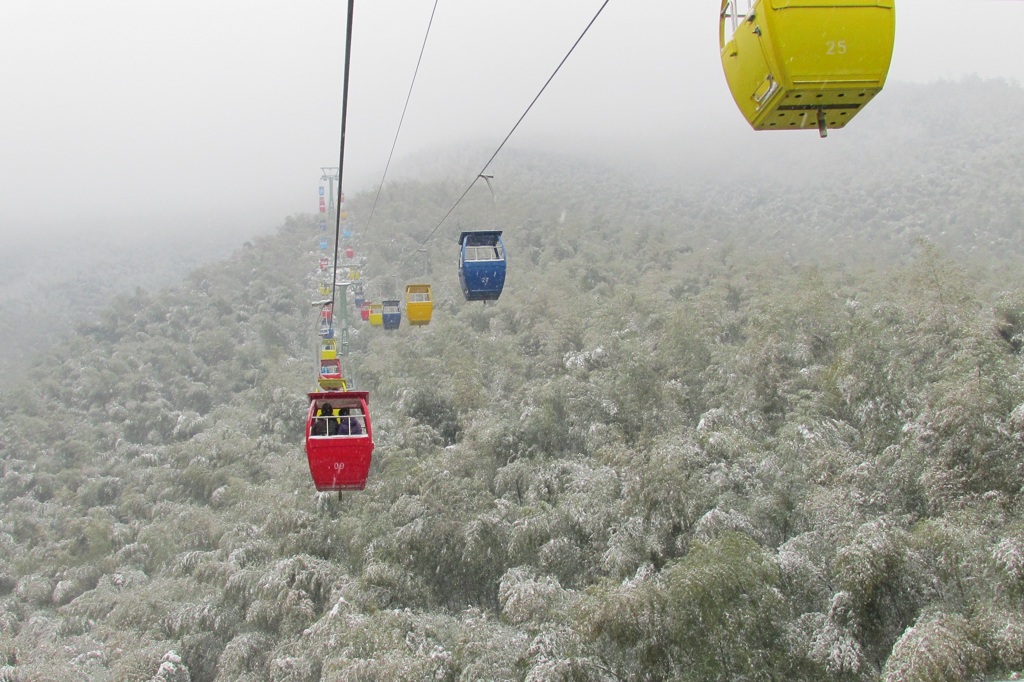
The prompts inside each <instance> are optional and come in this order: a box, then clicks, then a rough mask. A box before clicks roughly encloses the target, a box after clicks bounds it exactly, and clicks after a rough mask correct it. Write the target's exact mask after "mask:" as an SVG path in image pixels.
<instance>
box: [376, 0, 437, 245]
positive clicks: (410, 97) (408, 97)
mask: <svg viewBox="0 0 1024 682" xmlns="http://www.w3.org/2000/svg"><path fill="white" fill-rule="evenodd" d="M437 3H438V0H434V9H432V10H430V21H428V22H427V32H426V34H424V36H423V45H422V46H420V56H419V58H418V59H417V60H416V69H415V70H414V71H413V73H412V83H410V84H409V94H407V95H406V96H405V106H404V107H403V108H402V117H401V118H400V119H399V120H398V130H397V131H395V141H394V142H392V143H391V153H390V154H388V162H387V164H385V165H384V175H383V177H381V179H380V185H378V186H377V196H375V197H374V198H373V206H371V207H370V217H368V218H367V219H366V226H365V227H364V228H363V231H364V232H368V231H369V230H370V221H371V220H373V212H374V211H375V210H376V209H377V200H378V199H380V191H381V190H382V189H384V180H385V179H387V177H388V169H389V168H391V158H392V157H393V156H394V155H395V147H396V146H397V145H398V136H399V135H400V134H401V132H402V123H403V122H405V112H406V111H408V110H409V100H411V99H412V89H413V86H415V85H416V76H418V75H419V72H420V64H421V63H422V62H423V52H424V51H425V50H426V49H427V38H429V37H430V27H431V26H433V24H434V13H435V12H437Z"/></svg>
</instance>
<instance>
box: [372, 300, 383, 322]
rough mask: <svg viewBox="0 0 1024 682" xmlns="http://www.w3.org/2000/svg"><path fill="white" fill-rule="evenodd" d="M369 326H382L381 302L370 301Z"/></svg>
mask: <svg viewBox="0 0 1024 682" xmlns="http://www.w3.org/2000/svg"><path fill="white" fill-rule="evenodd" d="M370 326H371V327H383V326H384V304H382V303H371V304H370Z"/></svg>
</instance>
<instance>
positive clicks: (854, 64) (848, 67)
mask: <svg viewBox="0 0 1024 682" xmlns="http://www.w3.org/2000/svg"><path fill="white" fill-rule="evenodd" d="M895 33H896V9H895V5H894V0H722V11H721V16H720V24H719V45H720V47H721V51H722V68H723V69H724V71H725V77H726V80H727V81H728V83H729V89H730V90H731V91H732V96H733V99H734V100H735V101H736V104H737V106H739V108H740V111H741V112H742V113H743V116H744V117H745V118H746V119H747V121H748V122H749V123H750V125H751V126H752V127H753V128H754V129H755V130H798V129H807V128H810V129H817V130H818V131H819V133H820V134H821V135H822V137H824V136H825V134H826V132H827V130H828V129H829V128H842V127H843V126H845V125H846V124H847V122H849V120H850V119H852V118H853V117H854V116H855V115H856V114H857V113H858V112H860V111H861V110H862V109H863V108H864V106H865V105H866V104H867V103H868V102H869V101H871V98H873V97H874V96H875V95H877V94H878V93H879V92H880V91H881V90H882V86H883V85H885V79H886V76H887V75H888V73H889V63H890V62H891V61H892V51H893V43H894V39H895Z"/></svg>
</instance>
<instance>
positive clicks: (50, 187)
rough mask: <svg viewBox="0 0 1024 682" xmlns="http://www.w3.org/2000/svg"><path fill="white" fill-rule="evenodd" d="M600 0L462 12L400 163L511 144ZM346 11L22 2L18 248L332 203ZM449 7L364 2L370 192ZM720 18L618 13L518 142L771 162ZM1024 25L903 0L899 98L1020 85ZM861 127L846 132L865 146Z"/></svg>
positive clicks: (15, 102) (5, 130)
mask: <svg viewBox="0 0 1024 682" xmlns="http://www.w3.org/2000/svg"><path fill="white" fill-rule="evenodd" d="M600 4H601V0H558V1H557V2H552V0H515V1H512V0H440V2H439V3H438V8H437V13H436V16H435V19H434V27H433V32H432V34H431V39H430V42H429V43H428V45H427V49H426V53H425V55H424V60H423V65H422V67H421V71H420V77H419V80H418V81H417V84H416V88H415V91H414V92H413V98H412V102H411V105H410V109H409V113H408V115H407V118H406V122H405V127H404V129H403V131H402V135H401V138H400V140H399V143H398V149H397V152H396V159H395V162H394V164H393V166H392V168H393V171H394V172H396V173H401V171H402V162H403V161H402V160H403V158H406V157H408V156H409V155H415V154H422V153H424V152H425V151H426V152H429V150H433V149H440V148H444V147H446V146H449V145H452V144H458V143H465V142H469V143H473V144H478V145H483V146H484V147H485V148H487V149H493V148H494V147H495V146H496V145H497V144H498V142H499V141H500V140H501V139H502V138H503V137H504V136H505V134H506V133H507V132H508V131H509V129H510V128H511V126H512V125H513V124H514V123H515V121H516V119H517V118H518V117H519V116H520V114H521V113H522V111H523V110H524V108H525V107H526V105H527V104H528V103H529V101H530V100H531V99H532V98H533V96H534V95H535V94H536V92H537V90H538V89H539V88H540V86H541V84H542V83H543V82H544V81H545V80H546V79H547V77H548V76H549V75H550V73H551V71H552V70H553V69H554V67H555V65H556V64H557V63H558V61H559V60H560V59H561V58H562V56H563V55H564V54H565V52H566V51H567V49H568V48H569V46H570V45H571V44H572V42H573V41H574V40H575V39H576V37H577V36H578V35H579V33H580V32H581V31H582V29H583V27H584V26H585V25H586V24H587V22H588V21H589V20H590V18H591V17H592V16H593V15H594V13H595V12H596V11H597V8H598V7H599V6H600ZM346 5H347V3H346V2H345V0H334V1H332V2H327V1H325V0H296V1H290V2H287V3H285V2H278V1H269V0H263V1H252V0H246V1H244V2H243V1H242V0H216V1H215V2H210V1H209V0H175V1H174V2H171V1H169V0H144V1H140V0H90V1H89V2H81V1H80V0H31V1H30V0H10V1H8V2H4V3H2V4H0V64H2V66H0V92H2V93H3V94H2V97H0V122H2V125H0V164H2V165H0V169H2V180H3V182H2V190H0V246H3V244H5V243H12V242H14V241H24V240H26V239H38V238H39V237H41V236H43V235H46V236H48V237H52V236H57V237H60V236H61V235H69V234H70V235H80V234H84V233H89V234H93V235H94V234H96V233H97V232H101V233H109V234H112V235H117V234H124V233H125V231H132V232H135V233H138V232H140V231H141V232H143V233H146V232H154V231H160V230H175V231H188V230H208V229H242V230H249V231H251V232H254V233H255V232H258V231H264V230H266V229H269V228H271V227H273V226H275V225H277V224H279V222H280V220H281V219H282V218H283V217H284V216H286V215H288V214H291V213H295V212H306V211H315V210H316V185H317V184H318V181H319V168H320V167H321V166H333V165H336V164H337V158H338V140H339V132H340V108H341V73H342V68H341V66H342V56H343V51H344V24H345V12H346ZM432 7H433V2H431V0H416V1H413V0H373V1H368V0H360V1H359V2H357V3H356V8H355V20H354V22H353V26H354V39H353V63H352V84H351V95H350V105H349V113H350V118H349V128H348V136H347V139H348V154H347V159H346V183H345V187H346V190H348V191H349V192H350V193H351V192H353V191H358V190H361V189H368V188H371V187H373V186H374V185H375V183H377V182H379V180H380V174H381V173H382V171H383V168H384V164H385V162H386V160H387V155H388V151H389V149H390V147H391V142H392V139H393V137H394V134H395V130H396V128H397V125H398V121H399V116H400V114H401V109H402V105H403V102H404V100H405V96H406V93H407V91H408V88H409V83H410V79H411V77H412V74H413V69H414V67H415V63H416V58H417V55H418V53H419V50H420V45H421V42H422V39H423V33H424V30H425V28H426V26H427V21H428V19H429V17H430V13H431V9H432ZM718 12H719V3H718V1H717V0H700V1H698V0H687V1H685V2H680V1H678V0H646V1H644V0H628V1H627V0H612V2H610V3H609V4H608V6H607V8H606V10H605V11H604V13H603V15H602V16H601V17H600V18H599V19H598V20H597V22H596V24H595V25H594V27H593V29H592V30H591V31H590V33H589V35H588V36H587V37H586V38H585V39H584V41H583V42H582V43H581V45H580V46H579V48H578V49H577V51H576V52H575V54H574V55H573V56H572V57H571V58H570V60H569V62H568V63H567V64H566V66H565V68H564V69H563V70H562V72H561V73H560V74H559V75H558V77H557V78H556V79H555V81H554V82H553V83H552V85H551V86H550V88H549V89H548V92H547V93H546V94H545V96H544V97H542V98H541V100H540V102H539V103H538V105H537V106H536V108H535V109H534V111H533V112H532V113H531V114H530V116H529V117H528V118H527V119H526V121H525V123H524V124H523V126H522V127H521V128H520V130H519V131H518V132H517V134H516V136H515V137H514V138H513V143H514V144H515V145H517V146H520V147H548V146H551V145H557V146H559V147H560V148H573V147H576V148H584V147H586V148H588V149H590V150H595V149H597V150H601V149H604V148H606V149H607V150H608V152H609V154H618V153H622V152H623V151H625V152H626V153H627V154H628V153H632V154H633V156H634V157H636V159H639V160H641V161H642V160H643V159H645V158H646V156H645V155H647V154H651V155H658V154H660V155H664V156H666V157H671V156H677V157H679V156H685V158H686V164H687V165H688V166H689V167H690V168H691V170H693V171H695V172H700V169H701V165H702V164H705V163H707V164H709V165H710V164H711V163H712V160H713V158H714V157H716V156H718V155H720V154H721V153H722V150H723V149H726V148H728V147H729V145H731V144H734V143H735V142H736V141H739V142H742V143H743V144H746V145H748V148H747V150H748V152H749V153H751V154H754V155H756V154H757V153H758V150H759V149H761V148H763V149H771V148H772V145H775V144H777V142H775V141H771V140H769V139H767V138H770V137H772V136H770V135H768V136H766V135H764V134H756V133H754V132H753V131H751V130H750V129H749V127H748V126H747V124H746V123H745V122H744V121H743V119H742V118H741V117H740V115H739V113H738V112H737V111H736V109H735V107H734V105H733V102H732V100H731V98H730V96H729V92H728V90H727V87H726V84H725V82H724V78H723V77H722V74H721V66H720V63H719V57H718V33H717V32H718V26H717V24H718ZM1021 25H1024V2H1016V1H1014V0H899V1H898V7H897V42H896V50H895V54H894V58H893V64H892V69H891V71H890V75H889V87H898V85H899V83H901V82H908V81H909V82H931V81H935V80H939V79H958V78H961V77H964V76H965V75H970V74H977V75H979V76H981V77H983V78H993V77H998V78H1006V79H1010V80H1013V81H1019V80H1020V77H1021V72H1022V71H1024V60H1021V59H1020V58H1019V57H1020V49H1019V45H1018V42H1019V39H1018V35H1017V33H1018V27H1019V26H1021ZM884 96H885V93H884V92H883V93H882V95H881V97H884ZM993 115H994V116H998V115H999V114H998V112H993ZM860 122H861V120H860V119H858V120H857V121H855V122H854V124H852V125H851V126H850V128H848V129H847V130H845V131H837V132H835V133H834V134H833V138H835V137H850V138H853V136H855V135H857V133H858V130H857V129H858V126H857V124H858V123H860ZM784 137H786V138H787V139H785V143H786V144H787V145H792V146H794V147H796V148H797V149H798V150H800V151H802V148H804V147H806V153H807V154H814V155H818V154H828V153H835V152H834V149H835V146H834V147H832V148H829V147H828V146H827V145H829V144H830V143H832V138H830V140H828V141H825V142H822V141H819V140H818V139H817V136H816V135H814V134H813V133H806V134H793V135H790V136H784ZM655 150H656V151H655ZM484 160H485V158H480V159H471V160H469V161H468V163H469V164H470V166H471V167H473V168H474V169H476V168H478V167H479V166H480V165H482V163H483V162H484ZM474 172H475V171H474ZM471 177H472V175H468V176H467V179H469V178H471ZM426 219H427V220H432V219H433V218H432V217H426Z"/></svg>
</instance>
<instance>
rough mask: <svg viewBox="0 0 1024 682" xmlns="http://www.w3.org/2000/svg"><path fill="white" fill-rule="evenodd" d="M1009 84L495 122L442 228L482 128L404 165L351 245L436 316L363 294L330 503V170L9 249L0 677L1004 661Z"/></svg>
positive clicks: (899, 668) (1021, 447) (1022, 431)
mask: <svg viewBox="0 0 1024 682" xmlns="http://www.w3.org/2000/svg"><path fill="white" fill-rule="evenodd" d="M992 112H1000V115H998V116H995V115H993V113H992ZM1017 113H1024V90H1022V89H1021V88H1020V86H1018V85H1016V84H1013V83H1010V82H1007V81H1005V80H986V79H982V78H966V79H962V80H957V81H955V82H953V81H950V82H941V83H933V84H928V85H920V84H907V83H904V84H899V83H891V84H890V85H889V86H887V88H886V91H885V92H884V93H883V95H882V96H880V97H879V98H878V99H877V100H876V101H875V102H873V103H872V104H871V106H870V107H869V108H867V109H866V110H865V111H864V112H863V113H862V114H859V115H858V117H857V119H856V120H855V121H854V122H852V123H851V124H850V126H849V127H848V128H846V129H844V130H842V131H837V132H836V133H835V134H832V135H830V136H829V138H828V139H827V140H825V141H822V140H819V139H818V138H817V136H816V134H815V133H813V132H808V133H806V135H801V134H780V135H777V136H772V135H770V134H765V135H767V137H766V136H765V135H755V134H754V133H750V135H749V136H746V137H744V136H738V138H737V140H736V141H735V145H734V146H732V143H730V146H723V147H720V148H719V149H718V150H716V154H714V155H709V154H707V153H706V152H702V151H701V149H700V145H699V144H698V143H696V142H693V143H687V142H686V140H687V139H690V140H692V139H695V138H693V137H690V136H687V135H684V134H680V137H679V139H678V140H676V142H680V141H681V142H680V144H682V145H683V147H685V145H686V144H692V145H693V150H694V151H693V153H692V154H690V155H677V154H674V153H670V152H667V151H666V150H665V149H660V148H659V147H658V145H657V144H656V140H653V139H652V141H651V143H650V145H648V146H646V147H645V146H641V145H637V146H633V147H632V148H630V145H628V144H626V143H625V141H623V142H622V144H621V146H620V144H619V143H618V142H615V143H613V142H609V144H608V146H607V147H606V148H602V149H596V150H589V151H580V150H579V149H573V148H571V145H569V144H565V145H562V146H560V145H559V144H558V143H557V142H556V140H557V136H555V137H552V138H549V142H550V144H547V143H546V144H543V145H537V146H531V145H528V144H521V145H514V146H512V147H510V148H509V149H507V150H505V151H504V152H503V153H502V154H501V155H500V156H499V157H498V159H497V160H496V161H495V164H494V166H493V169H492V170H493V173H494V175H495V186H496V190H497V192H496V200H495V201H494V202H493V203H492V199H491V196H490V194H489V193H488V192H487V190H486V188H485V187H483V186H479V187H474V188H473V191H471V192H470V193H469V194H467V196H466V199H465V201H463V202H462V203H461V204H459V205H458V207H457V208H456V210H455V211H454V212H453V214H452V216H451V218H450V219H449V220H448V221H446V222H445V223H444V224H443V225H441V226H440V227H439V228H438V230H437V233H436V237H435V238H434V239H431V240H428V241H426V243H425V246H424V247H423V248H424V252H423V253H419V252H418V251H417V249H418V248H420V244H421V243H424V241H425V240H426V237H427V236H428V234H429V233H430V231H431V230H432V229H433V228H434V227H435V226H436V225H437V224H438V221H439V220H440V216H441V215H443V214H444V212H445V211H446V210H447V209H448V208H450V207H451V206H452V202H453V201H454V199H455V198H456V197H457V196H458V195H459V193H460V192H461V191H462V190H463V189H464V188H465V186H466V184H467V182H469V181H470V180H471V179H472V177H473V176H472V174H473V173H475V172H476V171H477V170H478V167H479V163H480V162H481V161H482V160H483V159H485V158H486V156H487V154H489V153H490V152H491V151H493V146H491V145H490V144H489V143H464V144H456V145H452V146H441V147H438V148H436V149H431V150H429V152H424V153H416V154H409V155H408V156H405V157H403V161H402V168H401V169H399V170H396V174H395V176H394V178H393V180H392V181H390V182H389V183H388V184H386V185H385V186H384V188H383V190H382V192H381V197H380V201H379V203H378V205H377V208H376V210H375V216H374V219H373V221H372V223H371V224H370V225H369V226H368V227H367V225H366V222H365V221H366V217H367V216H368V215H369V212H370V209H371V206H372V204H373V202H374V198H375V193H374V192H373V191H371V189H370V188H368V189H367V190H365V191H353V192H351V193H350V194H349V196H348V202H347V206H346V208H347V210H348V211H349V214H350V219H351V221H352V225H353V226H354V228H355V234H354V235H353V237H352V238H351V241H350V242H349V243H350V244H351V245H352V246H353V247H354V250H355V251H356V253H357V258H358V259H360V262H363V263H364V264H363V266H362V273H361V281H364V283H365V284H366V286H367V293H368V296H369V297H370V298H371V299H375V300H376V299H380V298H384V297H388V296H393V295H400V293H401V292H402V290H403V289H404V286H405V284H406V283H408V282H413V281H428V282H430V283H431V284H432V286H433V290H434V297H435V306H434V315H433V319H432V321H431V323H430V324H429V325H428V326H426V327H422V328H411V327H409V325H408V324H407V323H405V322H404V321H403V324H402V327H401V328H400V329H398V330H397V331H384V330H381V329H376V328H370V327H369V326H367V325H366V324H365V323H363V322H362V321H361V320H360V319H359V316H358V314H357V312H356V311H355V310H354V309H352V308H347V309H346V312H347V316H348V320H349V321H350V325H351V347H350V349H349V352H348V354H347V355H344V356H343V358H342V362H343V366H344V372H345V374H346V376H347V377H349V379H350V380H351V381H352V383H353V386H354V387H356V388H358V389H360V390H366V391H369V392H370V396H371V397H370V410H371V415H372V420H373V430H374V440H375V442H376V449H375V451H374V459H373V466H372V468H371V470H370V474H369V479H368V482H367V486H366V489H365V490H363V491H360V492H351V493H345V494H344V495H343V496H342V497H341V499H339V498H338V496H337V495H334V494H326V493H323V494H318V493H317V492H316V491H315V489H314V487H313V485H312V482H311V480H310V472H309V468H308V465H307V461H306V455H305V452H304V449H303V428H304V419H305V415H306V410H307V407H308V399H307V397H306V393H307V391H309V390H311V389H312V387H313V386H314V385H315V383H314V377H315V369H314V368H315V363H314V358H315V350H316V348H317V342H318V337H317V334H316V323H317V311H316V308H314V307H313V306H311V305H310V303H311V301H313V300H315V299H317V298H318V297H319V295H318V292H317V287H318V285H319V284H320V283H321V282H322V277H323V275H322V273H320V272H318V259H319V258H320V256H321V250H320V247H319V240H320V236H321V232H320V230H319V229H318V222H319V215H318V214H317V213H316V212H315V211H316V204H315V201H316V191H317V184H318V176H317V168H316V167H313V168H311V169H310V182H309V190H308V197H309V201H308V210H305V209H304V210H301V211H296V212H294V213H291V214H289V215H286V216H262V217H261V218H260V219H258V220H256V221H254V222H252V223H250V224H249V226H248V228H245V229H240V231H236V227H234V226H233V225H230V224H227V223H226V224H225V227H224V229H218V223H217V222H216V221H214V220H213V219H211V218H209V217H207V218H205V219H204V218H197V220H198V221H202V220H207V221H210V222H208V223H206V227H204V228H203V237H202V238H201V239H200V238H190V237H189V236H188V233H187V232H186V231H182V233H181V234H179V235H178V236H177V237H162V238H159V239H154V240H152V241H150V240H147V239H143V238H142V237H141V236H140V235H135V236H133V237H131V238H126V239H122V240H119V241H118V240H115V242H114V243H113V245H112V246H110V247H109V248H107V247H106V246H104V245H103V242H102V241H94V242H88V241H82V242H80V243H76V244H74V245H71V246H69V248H65V249H64V250H65V251H70V252H71V254H70V256H69V255H67V254H66V255H64V256H62V257H61V258H60V259H57V260H56V261H55V262H52V263H50V262H47V264H46V266H45V267H30V266H28V265H26V261H28V260H30V259H31V258H32V257H33V256H35V257H37V258H44V257H45V256H47V255H48V254H50V253H52V249H51V248H50V245H49V243H48V242H45V241H41V242H39V243H30V244H26V245H23V246H22V247H20V250H18V251H16V252H5V258H6V262H5V263H4V267H3V269H2V270H0V273H2V277H0V306H2V307H0V316H2V318H0V319H2V322H3V325H4V328H5V329H16V330H18V331H17V333H8V334H7V335H5V337H4V338H3V339H2V340H0V344H3V345H2V349H3V355H4V356H5V357H19V358H23V360H19V363H18V367H17V368H16V369H11V368H6V370H5V371H6V372H7V377H8V379H7V380H6V381H5V382H4V383H3V384H2V389H0V680H11V681H17V682H22V681H27V680H33V681H36V680H66V679H88V680H124V679H142V680H158V681H160V682H171V681H175V682H181V681H184V680H189V681H193V682H195V681H206V680H217V681H227V680H275V681H282V682H283V681H285V680H289V681H303V682H306V681H308V682H314V681H318V680H341V679H344V680H367V681H368V680H424V679H434V680H531V681H533V680H551V681H554V680H602V681H603V680H608V681H612V680H616V681H618V680H656V679H659V680H660V679H678V680H693V681H698V680H699V681H704V680H723V681H724V680H755V679H757V680H857V681H862V680H863V681H874V680H884V681H885V682H896V681H897V680H898V681H900V682H925V681H931V680H938V679H979V680H1007V679H1009V678H1010V677H1011V675H1013V674H1015V673H1017V674H1019V673H1021V672H1024V501H1022V500H1024V497H1022V493H1024V490H1022V486H1024V462H1022V454H1024V367H1022V362H1021V349H1022V348H1024V287H1022V284H1024V278H1022V277H1021V274H1020V272H1021V268H1020V262H1021V258H1022V256H1024V243H1022V241H1021V219H1020V215H1021V211H1020V207H1021V205H1022V203H1024V189H1022V187H1024V183H1021V181H1020V180H1021V178H1020V170H1019V169H1020V168H1021V161H1022V156H1024V151H1022V150H1024V144H1022V142H1024V123H1021V121H1024V116H1016V114H1017ZM752 139H756V140H757V143H756V145H754V146H749V147H748V146H747V145H746V144H745V142H744V140H752ZM538 146H540V147H546V149H539V148H538ZM679 148H681V147H677V146H674V145H673V147H672V149H673V150H675V149H679ZM737 159H742V163H738V162H737V161H736V160H737ZM467 169H469V170H468V174H467ZM779 169H785V172H779ZM495 223H497V224H498V225H499V227H501V228H502V229H504V230H505V234H504V239H505V244H506V247H507V250H508V263H509V265H508V268H509V271H508V280H507V283H506V286H505V289H504V291H503V293H502V295H501V298H500V300H499V301H497V302H495V303H489V304H487V305H484V304H481V303H468V302H466V301H465V300H463V296H462V293H461V291H460V289H459V284H458V278H457V275H456V272H455V265H454V260H455V255H454V252H455V243H456V236H457V235H458V233H459V232H460V231H461V230H465V229H472V228H478V227H483V228H489V227H491V226H492V225H494V224H495ZM270 225H273V227H272V228H270V227H269V226H270ZM193 234H194V233H193ZM235 235H237V236H235ZM13 254H17V255H16V256H15V255H13ZM40 306H41V307H42V308H43V310H45V311H47V313H48V314H47V315H44V316H42V317H40V316H39V313H38V309H39V308H40ZM339 315H340V312H339Z"/></svg>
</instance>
